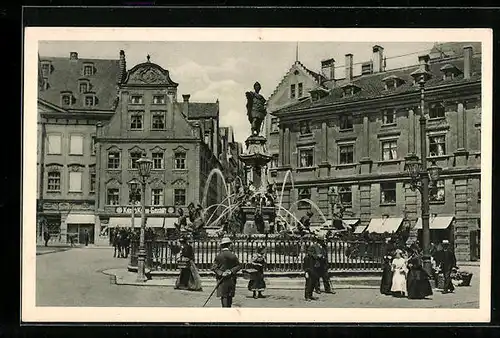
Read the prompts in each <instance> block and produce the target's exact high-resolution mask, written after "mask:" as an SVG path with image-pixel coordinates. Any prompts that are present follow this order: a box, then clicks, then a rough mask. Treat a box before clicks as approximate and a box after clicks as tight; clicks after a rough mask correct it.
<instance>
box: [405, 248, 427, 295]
mask: <svg viewBox="0 0 500 338" xmlns="http://www.w3.org/2000/svg"><path fill="white" fill-rule="evenodd" d="M411 249H412V253H411V257H410V258H409V259H408V261H407V265H408V277H407V280H406V283H407V284H406V289H407V291H408V299H425V297H427V296H432V287H431V283H430V282H429V278H431V276H429V274H428V273H427V271H425V270H424V268H423V265H422V257H421V255H420V249H419V248H418V246H417V245H416V244H414V245H412V247H411Z"/></svg>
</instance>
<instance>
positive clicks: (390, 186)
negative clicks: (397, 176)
mask: <svg viewBox="0 0 500 338" xmlns="http://www.w3.org/2000/svg"><path fill="white" fill-rule="evenodd" d="M380 204H396V183H395V182H388V183H381V184H380Z"/></svg>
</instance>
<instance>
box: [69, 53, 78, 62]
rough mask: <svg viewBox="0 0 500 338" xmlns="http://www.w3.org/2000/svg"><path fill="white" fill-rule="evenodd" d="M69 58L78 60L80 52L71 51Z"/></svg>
mask: <svg viewBox="0 0 500 338" xmlns="http://www.w3.org/2000/svg"><path fill="white" fill-rule="evenodd" d="M69 59H70V60H78V53H77V52H70V53H69Z"/></svg>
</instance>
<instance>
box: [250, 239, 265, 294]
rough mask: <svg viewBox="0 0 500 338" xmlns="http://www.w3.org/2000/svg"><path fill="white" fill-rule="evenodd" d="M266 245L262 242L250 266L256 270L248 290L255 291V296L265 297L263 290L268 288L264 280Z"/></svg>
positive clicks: (251, 277)
mask: <svg viewBox="0 0 500 338" xmlns="http://www.w3.org/2000/svg"><path fill="white" fill-rule="evenodd" d="M265 250H266V247H265V246H264V245H263V244H261V245H259V246H258V248H257V253H256V254H255V255H254V256H253V257H252V262H251V263H250V264H249V265H248V268H250V269H254V270H255V272H254V273H253V274H251V276H250V280H249V281H248V290H249V291H252V292H253V298H254V299H257V298H265V297H264V296H263V295H262V292H264V290H265V289H266V281H265V280H264V271H265V268H266V257H265Z"/></svg>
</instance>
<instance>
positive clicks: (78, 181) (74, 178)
mask: <svg viewBox="0 0 500 338" xmlns="http://www.w3.org/2000/svg"><path fill="white" fill-rule="evenodd" d="M69 191H71V192H80V191H82V173H81V172H70V173H69Z"/></svg>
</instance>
